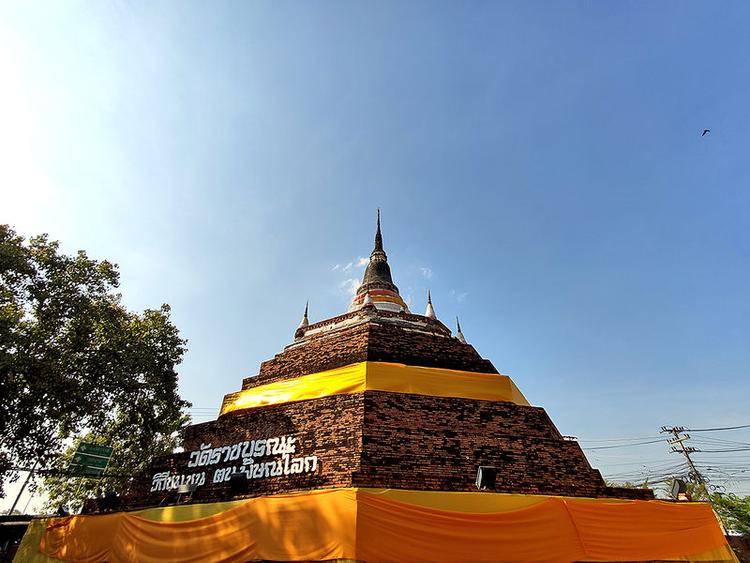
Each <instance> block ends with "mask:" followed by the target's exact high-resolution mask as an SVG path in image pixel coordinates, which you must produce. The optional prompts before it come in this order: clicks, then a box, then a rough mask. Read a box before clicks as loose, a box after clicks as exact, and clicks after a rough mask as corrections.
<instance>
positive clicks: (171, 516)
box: [40, 489, 736, 562]
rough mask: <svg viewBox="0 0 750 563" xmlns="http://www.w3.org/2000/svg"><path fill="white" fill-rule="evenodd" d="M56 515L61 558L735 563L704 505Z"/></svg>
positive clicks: (281, 499)
mask: <svg viewBox="0 0 750 563" xmlns="http://www.w3.org/2000/svg"><path fill="white" fill-rule="evenodd" d="M209 507H210V505H206V509H205V513H206V514H209V515H208V516H205V517H202V518H198V519H193V520H181V519H180V517H179V516H177V517H176V512H179V511H181V510H185V511H189V510H192V509H193V507H190V506H185V507H173V508H171V509H169V510H166V509H163V512H159V510H155V509H151V510H149V511H143V512H141V513H116V514H110V515H101V516H72V517H67V518H59V519H57V518H56V519H51V520H49V521H48V522H47V524H46V529H45V530H44V533H43V535H42V539H41V543H40V551H41V553H43V554H44V555H45V556H47V557H52V558H56V559H58V560H64V561H111V562H118V561H128V562H130V561H142V562H156V561H186V562H188V561H237V562H239V561H250V560H257V559H265V560H273V561H310V560H332V559H333V560H335V559H339V560H340V559H350V560H359V561H441V562H448V561H516V562H518V561H559V562H570V561H655V560H662V561H736V559H734V556H733V554H732V551H731V549H730V548H729V546H728V545H727V543H726V540H725V538H724V535H723V533H722V530H721V528H720V526H719V523H718V521H717V519H716V517H715V515H714V513H713V511H712V510H711V507H710V506H709V505H707V504H703V503H672V502H664V501H638V500H632V501H624V500H612V499H581V498H571V497H545V496H528V495H505V494H495V493H450V492H421V491H389V490H382V489H381V490H372V489H333V490H320V491H311V492H306V493H300V494H294V495H278V496H272V497H261V498H255V499H250V500H246V501H240V502H237V503H225V504H224V505H223V506H222V507H221V508H222V510H220V511H218V512H213V513H212V511H211V509H210V508H209Z"/></svg>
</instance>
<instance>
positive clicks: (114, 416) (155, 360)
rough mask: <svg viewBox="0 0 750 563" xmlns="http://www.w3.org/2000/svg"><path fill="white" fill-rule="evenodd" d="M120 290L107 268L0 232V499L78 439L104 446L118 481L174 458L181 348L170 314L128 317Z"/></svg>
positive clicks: (180, 409)
mask: <svg viewBox="0 0 750 563" xmlns="http://www.w3.org/2000/svg"><path fill="white" fill-rule="evenodd" d="M118 285H119V273H118V271H117V267H116V266H115V265H114V264H112V263H110V262H108V261H106V260H104V261H96V260H93V259H90V258H89V257H88V256H87V255H86V253H85V252H83V251H79V252H78V253H77V254H76V255H75V256H67V255H65V254H63V253H61V252H60V249H59V243H57V242H55V241H50V240H49V239H48V237H47V236H46V235H42V236H38V237H34V238H31V239H29V240H28V241H25V240H24V238H23V237H21V236H19V235H17V234H16V233H15V232H14V231H13V229H12V228H10V227H9V226H7V225H0V398H1V399H0V400H1V401H2V409H0V475H2V478H0V496H2V495H3V491H2V485H3V483H4V482H5V481H7V480H8V478H9V477H11V476H12V475H14V474H15V470H17V469H18V468H29V467H32V466H33V465H34V464H35V463H36V464H37V465H38V467H40V468H49V467H50V466H52V465H55V464H56V463H57V461H58V458H59V456H60V454H61V453H62V452H63V451H64V450H65V449H66V448H67V447H68V446H70V444H71V443H72V441H73V440H74V439H75V438H77V437H80V436H88V437H89V438H91V439H94V440H97V441H103V440H111V441H112V445H114V446H115V448H116V454H115V455H116V458H115V459H114V463H115V468H117V469H118V470H119V469H122V470H124V471H128V472H132V471H136V470H137V469H138V468H139V467H141V466H142V464H143V463H145V462H146V461H147V458H148V457H150V456H151V455H154V454H156V453H164V452H166V451H170V450H171V448H172V447H174V445H175V439H174V438H173V434H174V433H175V432H176V431H177V430H178V429H179V428H180V427H181V426H182V425H183V424H184V423H185V422H186V421H187V418H186V415H185V414H184V409H185V408H186V407H188V406H189V403H187V402H185V401H183V400H182V399H180V397H179V395H178V392H177V372H176V371H175V368H176V366H177V365H178V364H179V363H180V362H181V361H182V357H183V355H184V353H185V343H186V341H185V340H182V339H181V338H180V335H179V331H178V330H177V328H176V327H175V326H174V324H172V322H171V320H170V317H169V311H170V310H169V306H167V305H162V306H161V307H160V308H159V309H155V310H150V309H149V310H146V311H144V312H143V313H142V314H135V313H132V312H129V311H128V310H127V309H126V308H125V307H124V306H123V305H122V304H121V302H120V300H121V297H120V294H118V293H116V292H115V290H116V288H117V287H118ZM57 465H58V467H59V463H57ZM60 479H62V478H60V477H58V481H57V482H56V483H58V484H59V483H61V482H62V481H60ZM51 484H54V483H51ZM58 488H59V487H58ZM58 488H54V487H53V488H52V489H51V490H52V491H55V490H58ZM63 489H64V490H67V487H63ZM54 494H55V493H54V492H53V495H54Z"/></svg>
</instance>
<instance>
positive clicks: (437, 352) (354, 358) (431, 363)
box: [242, 321, 497, 389]
mask: <svg viewBox="0 0 750 563" xmlns="http://www.w3.org/2000/svg"><path fill="white" fill-rule="evenodd" d="M363 361H373V362H395V363H402V364H407V365H413V366H422V367H439V368H446V369H456V370H464V371H474V372H483V373H497V370H496V369H495V367H494V366H493V365H492V363H491V362H490V361H489V360H485V359H484V358H482V357H481V356H480V355H479V354H478V353H477V351H476V350H475V349H474V347H473V346H471V345H470V344H462V343H461V342H459V341H458V340H457V339H455V338H452V337H451V336H443V335H439V334H429V333H425V332H417V331H414V330H408V329H406V328H404V327H402V326H398V325H396V324H391V323H388V322H377V321H372V322H369V323H366V324H361V325H359V326H354V327H351V328H349V329H347V330H344V331H337V332H335V333H333V334H321V335H316V336H310V337H307V338H306V339H305V340H304V341H303V342H301V343H300V345H298V346H294V347H292V348H289V349H287V350H285V351H284V352H282V353H280V354H277V355H276V356H275V357H274V358H273V359H271V360H268V361H265V362H263V363H262V364H261V368H260V373H259V374H258V375H257V376H255V377H248V378H245V380H244V381H243V385H242V388H243V389H249V388H251V387H255V386H257V385H262V384H265V383H271V382H273V381H279V380H283V379H290V378H294V377H299V376H301V375H307V374H310V373H317V372H320V371H325V370H329V369H334V368H337V367H342V366H345V365H349V364H353V363H356V362H363Z"/></svg>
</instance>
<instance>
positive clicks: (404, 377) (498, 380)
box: [221, 362, 529, 414]
mask: <svg viewBox="0 0 750 563" xmlns="http://www.w3.org/2000/svg"><path fill="white" fill-rule="evenodd" d="M363 391H390V392H391V393H413V394H415V395H430V396H434V397H462V398H465V399H482V400H485V401H506V402H510V403H516V404H517V405H526V406H528V405H529V403H528V401H527V400H526V398H525V397H524V396H523V395H522V394H521V392H520V391H519V390H518V387H516V386H515V384H514V383H513V381H512V380H511V379H510V377H508V376H507V375H499V374H496V373H475V372H470V371H457V370H452V369H440V368H423V367H414V366H407V365H404V364H391V363H386V362H360V363H358V364H351V365H348V366H345V367H342V368H336V369H332V370H328V371H322V372H319V373H313V374H310V375H303V376H302V377H297V378H295V379H287V380H285V381H277V382H274V383H268V384H266V385H259V386H258V387H253V388H252V389H247V390H245V391H239V392H238V393H232V394H230V395H227V396H226V397H224V403H223V404H222V406H221V414H227V413H229V412H232V411H236V410H241V409H252V408H255V407H264V406H268V405H278V404H281V403H291V402H293V401H306V400H308V399H317V398H320V397H329V396H331V395H345V394H351V393H362V392H363Z"/></svg>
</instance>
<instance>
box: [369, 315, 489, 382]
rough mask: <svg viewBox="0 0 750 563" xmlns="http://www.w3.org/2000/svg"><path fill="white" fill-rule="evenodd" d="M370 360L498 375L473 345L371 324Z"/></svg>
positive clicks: (391, 326) (381, 324) (396, 327)
mask: <svg viewBox="0 0 750 563" xmlns="http://www.w3.org/2000/svg"><path fill="white" fill-rule="evenodd" d="M367 359H368V360H369V361H371V362H397V363H402V364H406V365H409V366H422V367H435V368H445V369H456V370H463V371H474V372H480V373H497V369H495V366H493V365H492V362H490V361H489V360H485V359H484V358H482V357H481V356H480V355H479V353H478V352H477V351H476V350H475V349H474V347H473V346H472V345H471V344H462V343H461V342H460V341H459V340H457V339H456V338H453V337H451V336H437V335H432V334H425V333H423V332H412V331H409V330H407V329H404V328H402V327H399V326H395V325H392V324H386V323H371V324H370V335H369V348H368V354H367Z"/></svg>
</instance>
